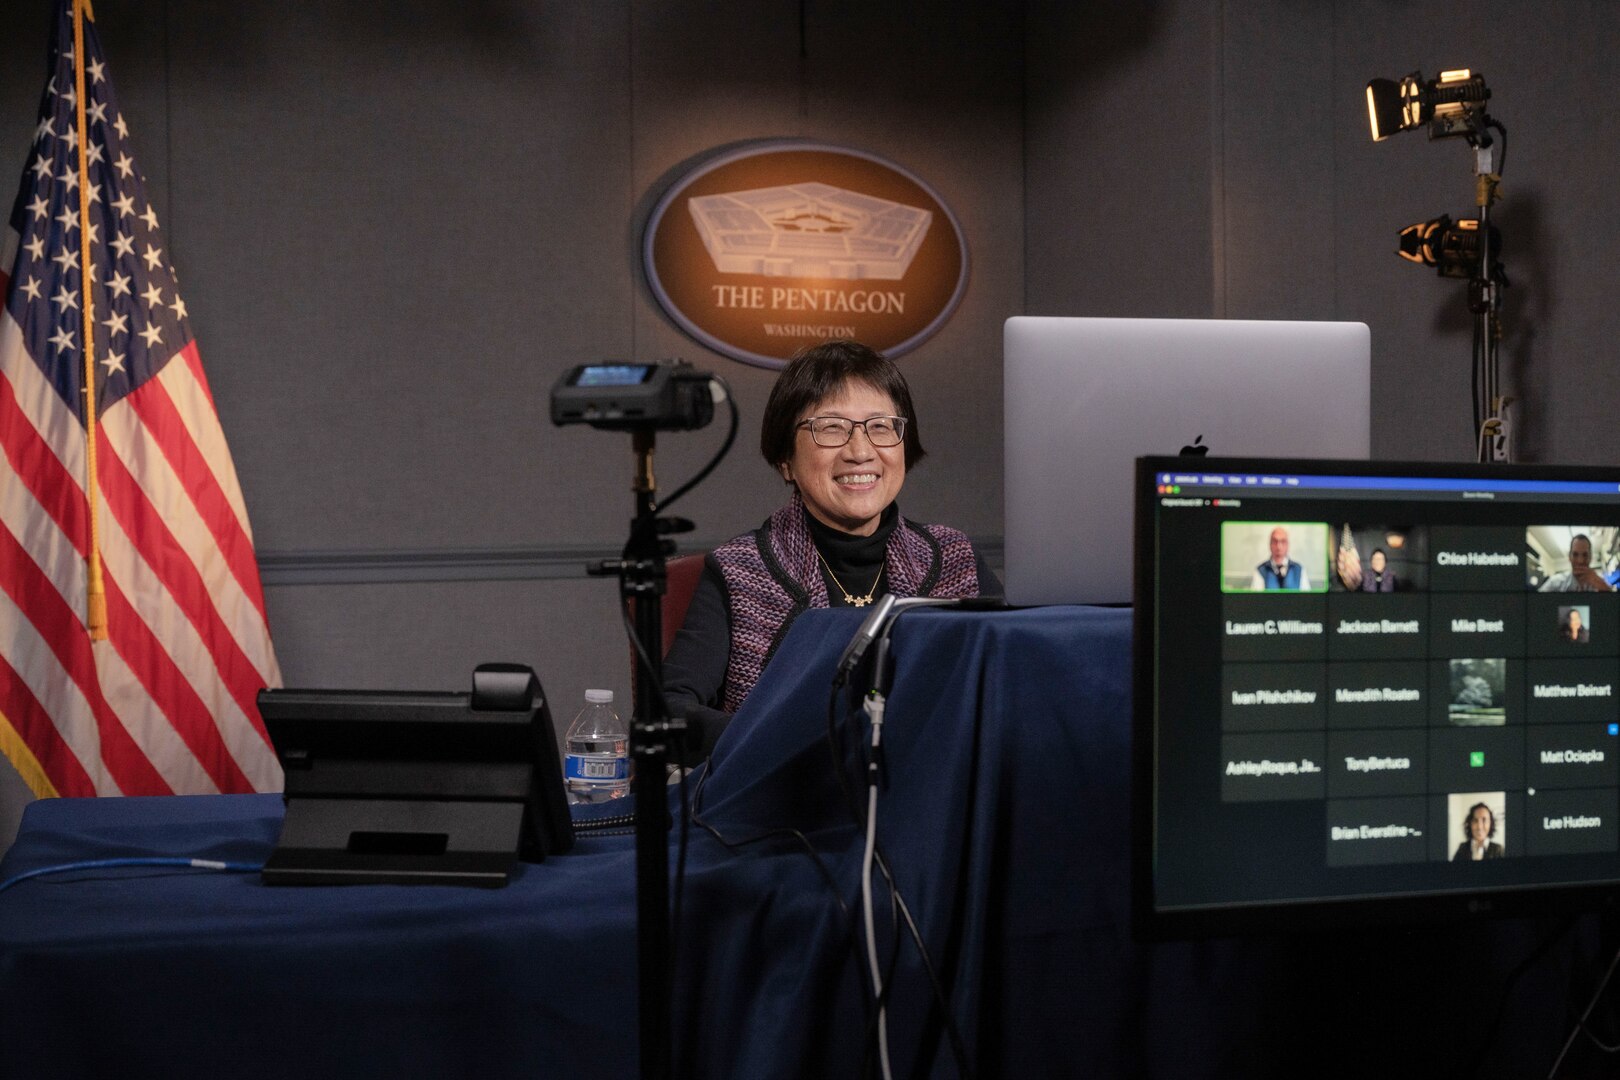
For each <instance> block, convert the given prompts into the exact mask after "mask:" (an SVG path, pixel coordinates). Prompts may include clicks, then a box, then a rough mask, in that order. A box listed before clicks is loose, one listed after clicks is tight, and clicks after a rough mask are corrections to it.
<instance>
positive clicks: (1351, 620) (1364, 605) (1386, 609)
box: [1328, 593, 1429, 660]
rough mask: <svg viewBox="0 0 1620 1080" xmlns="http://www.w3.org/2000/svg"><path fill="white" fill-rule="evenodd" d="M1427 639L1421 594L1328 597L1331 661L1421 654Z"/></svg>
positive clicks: (1426, 609) (1424, 599) (1426, 602)
mask: <svg viewBox="0 0 1620 1080" xmlns="http://www.w3.org/2000/svg"><path fill="white" fill-rule="evenodd" d="M1428 642H1429V598H1428V597H1427V596H1424V595H1422V594H1421V593H1419V594H1410V593H1409V594H1405V595H1402V594H1399V593H1333V594H1331V595H1329V597H1328V658H1329V659H1331V660H1381V659H1399V658H1402V657H1410V656H1420V655H1422V653H1423V650H1424V649H1425V648H1426V647H1427V645H1428Z"/></svg>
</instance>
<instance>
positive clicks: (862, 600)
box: [810, 544, 883, 607]
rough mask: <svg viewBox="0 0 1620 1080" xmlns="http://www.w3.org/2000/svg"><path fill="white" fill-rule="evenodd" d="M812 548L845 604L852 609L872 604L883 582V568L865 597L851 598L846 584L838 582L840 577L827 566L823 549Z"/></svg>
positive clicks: (879, 569)
mask: <svg viewBox="0 0 1620 1080" xmlns="http://www.w3.org/2000/svg"><path fill="white" fill-rule="evenodd" d="M810 546H811V547H813V548H816V558H818V559H820V560H821V565H822V566H826V567H827V576H828V577H830V578H832V579H833V584H834V585H837V586H838V591H839V592H841V593H843V594H844V603H846V604H848V605H849V606H850V607H865V606H866V605H867V604H870V603H871V602H872V594H873V593H875V592H877V587H878V582H880V581H882V580H883V567H881V566H880V567H878V572H877V577H875V578H873V579H872V587H871V588H870V589H867V590H866V595H865V596H851V595H850V592H849V590H848V589H846V588H845V587H844V583H843V582H842V581H839V580H838V575H837V574H835V573H833V568H832V567H830V566H827V556H825V555H823V554H822V553H821V549H820V548H818V547H816V545H815V544H811V545H810Z"/></svg>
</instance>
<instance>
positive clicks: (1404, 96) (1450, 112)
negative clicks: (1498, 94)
mask: <svg viewBox="0 0 1620 1080" xmlns="http://www.w3.org/2000/svg"><path fill="white" fill-rule="evenodd" d="M1490 96H1491V92H1490V89H1489V88H1487V87H1486V85H1485V76H1483V75H1475V74H1474V73H1473V72H1472V71H1470V70H1468V69H1467V68H1459V69H1457V70H1456V71H1442V72H1441V73H1440V76H1439V78H1437V79H1434V80H1432V81H1425V80H1424V78H1423V74H1422V72H1418V71H1414V72H1412V74H1410V75H1408V76H1407V77H1406V78H1404V79H1402V80H1400V81H1399V82H1396V81H1395V80H1393V79H1373V80H1372V81H1371V82H1369V83H1368V84H1367V122H1368V123H1369V124H1370V125H1371V127H1372V137H1373V142H1383V141H1384V140H1385V139H1387V138H1389V137H1390V136H1391V135H1394V134H1395V133H1397V132H1401V131H1407V130H1410V129H1411V128H1415V127H1417V126H1418V125H1419V124H1428V125H1429V138H1431V139H1443V138H1446V137H1447V136H1451V135H1467V134H1468V133H1469V132H1471V131H1474V130H1476V128H1477V124H1476V123H1475V119H1476V114H1478V113H1482V112H1484V109H1485V102H1486V101H1487V100H1489V99H1490Z"/></svg>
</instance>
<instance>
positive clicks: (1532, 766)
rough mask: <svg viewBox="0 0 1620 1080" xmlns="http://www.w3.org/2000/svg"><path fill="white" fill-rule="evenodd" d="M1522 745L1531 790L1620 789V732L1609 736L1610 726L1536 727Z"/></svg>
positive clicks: (1527, 780)
mask: <svg viewBox="0 0 1620 1080" xmlns="http://www.w3.org/2000/svg"><path fill="white" fill-rule="evenodd" d="M1524 743H1525V754H1526V761H1525V767H1524V780H1525V783H1526V784H1527V785H1529V786H1530V787H1532V788H1577V787H1616V786H1620V732H1617V733H1616V734H1610V724H1607V723H1603V724H1559V725H1555V726H1550V727H1535V728H1531V729H1530V730H1529V731H1527V732H1525V739H1524Z"/></svg>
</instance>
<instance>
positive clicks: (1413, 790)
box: [1157, 486, 1620, 892]
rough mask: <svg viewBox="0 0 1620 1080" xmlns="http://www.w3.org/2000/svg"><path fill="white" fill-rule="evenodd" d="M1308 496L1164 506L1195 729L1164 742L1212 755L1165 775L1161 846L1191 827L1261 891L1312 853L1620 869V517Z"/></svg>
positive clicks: (1170, 669)
mask: <svg viewBox="0 0 1620 1080" xmlns="http://www.w3.org/2000/svg"><path fill="white" fill-rule="evenodd" d="M1611 490H1612V489H1611ZM1289 494H1290V495H1291V497H1283V498H1279V497H1275V496H1274V495H1273V496H1271V497H1267V496H1268V495H1271V493H1265V494H1261V493H1250V492H1239V493H1236V494H1235V495H1227V496H1224V497H1223V496H1221V495H1220V493H1218V492H1217V493H1214V494H1213V495H1210V494H1206V493H1205V492H1203V491H1201V490H1198V489H1195V493H1194V494H1191V495H1189V494H1188V493H1187V492H1186V491H1184V490H1183V489H1182V488H1181V487H1180V486H1161V487H1160V490H1159V495H1160V499H1159V503H1160V506H1159V510H1158V513H1159V515H1160V530H1159V534H1160V544H1159V561H1158V565H1157V572H1158V575H1159V583H1160V598H1159V611H1158V613H1157V625H1158V634H1159V640H1160V648H1159V651H1158V653H1159V670H1158V675H1157V677H1158V679H1159V688H1160V695H1161V709H1163V708H1164V707H1166V706H1168V707H1169V708H1170V709H1171V710H1172V712H1173V713H1175V714H1176V715H1179V716H1181V717H1182V718H1183V720H1184V721H1185V722H1186V725H1185V726H1184V727H1182V728H1180V729H1178V728H1177V727H1176V721H1175V719H1174V718H1173V717H1171V716H1167V717H1166V719H1167V722H1166V723H1165V724H1164V726H1162V727H1161V729H1160V733H1159V738H1160V743H1161V746H1168V745H1173V744H1175V743H1176V741H1177V740H1178V739H1185V740H1186V745H1187V747H1188V748H1189V749H1192V748H1194V747H1196V746H1197V745H1198V741H1199V739H1200V738H1201V739H1203V740H1204V746H1205V752H1196V750H1195V752H1192V753H1188V754H1178V755H1170V756H1171V757H1174V758H1178V759H1179V760H1176V761H1170V762H1168V763H1161V767H1160V774H1159V775H1160V780H1161V789H1162V790H1161V795H1160V800H1161V810H1164V809H1168V811H1169V815H1168V817H1161V827H1160V834H1161V849H1164V848H1166V847H1168V848H1174V847H1175V846H1176V841H1175V840H1174V839H1173V838H1166V837H1165V836H1164V831H1165V830H1164V823H1166V822H1168V823H1171V824H1172V825H1173V823H1175V822H1178V821H1181V822H1185V823H1186V824H1187V826H1188V827H1189V828H1193V829H1196V830H1199V831H1201V834H1202V840H1201V846H1202V847H1203V848H1205V849H1206V850H1207V851H1208V852H1210V853H1214V854H1212V855H1206V856H1205V857H1206V858H1212V859H1216V860H1217V861H1218V860H1219V857H1220V853H1222V852H1223V851H1224V852H1226V854H1227V855H1230V856H1232V857H1233V858H1234V859H1235V858H1242V857H1247V858H1250V859H1251V860H1252V859H1254V858H1256V857H1259V858H1260V859H1261V860H1262V866H1261V867H1260V870H1259V871H1258V872H1259V873H1264V872H1265V869H1264V866H1263V859H1264V855H1265V853H1266V852H1267V851H1268V850H1284V849H1285V848H1286V847H1287V846H1288V844H1289V842H1290V841H1292V842H1293V846H1294V848H1295V849H1296V850H1294V851H1293V853H1292V855H1291V857H1294V856H1297V855H1298V854H1299V852H1298V850H1297V849H1299V848H1300V847H1302V846H1303V847H1305V848H1307V850H1311V851H1312V853H1313V854H1314V856H1315V857H1314V858H1313V859H1311V861H1312V862H1316V863H1317V864H1318V865H1319V866H1323V867H1327V868H1350V867H1369V868H1370V867H1379V866H1387V867H1391V868H1394V867H1398V866H1401V865H1411V864H1426V865H1428V866H1430V867H1438V866H1441V865H1446V864H1449V865H1452V866H1455V865H1456V864H1459V863H1473V864H1480V863H1503V862H1505V861H1506V860H1511V859H1516V858H1521V857H1524V856H1582V855H1603V854H1607V855H1612V854H1613V853H1615V852H1617V851H1620V827H1617V826H1620V711H1617V696H1620V594H1617V593H1616V591H1615V589H1616V585H1617V583H1620V528H1616V525H1615V524H1614V522H1615V521H1616V520H1620V515H1617V512H1616V509H1615V507H1614V506H1613V504H1612V503H1611V504H1610V505H1609V506H1608V507H1603V508H1600V507H1596V506H1590V505H1588V506H1582V505H1579V504H1577V505H1574V506H1569V505H1559V504H1547V503H1540V504H1538V503H1533V502H1519V503H1509V504H1508V505H1500V504H1499V505H1492V506H1488V507H1477V506H1469V505H1466V504H1464V503H1463V502H1462V500H1461V496H1460V495H1455V496H1444V497H1441V498H1438V499H1436V500H1434V501H1423V500H1414V499H1412V498H1410V497H1408V498H1407V499H1405V500H1404V501H1390V502H1380V501H1378V500H1377V499H1375V498H1369V497H1367V496H1365V495H1363V496H1362V497H1361V498H1360V499H1359V500H1328V499H1323V498H1320V497H1317V498H1312V497H1311V494H1312V493H1310V492H1297V493H1289ZM1257 496H1258V497H1257ZM1172 514H1177V515H1179V518H1178V520H1176V521H1175V522H1171V521H1169V520H1168V518H1169V515H1172ZM1605 520H1607V523H1605ZM1172 525H1173V527H1172ZM1211 646H1213V648H1211ZM1217 717H1218V725H1214V727H1215V728H1216V729H1217V730H1218V736H1216V737H1215V738H1216V740H1217V741H1218V747H1210V746H1209V745H1208V743H1209V739H1210V737H1209V735H1208V733H1209V732H1210V731H1211V727H1212V725H1210V724H1209V723H1208V721H1209V720H1211V719H1215V718H1217ZM1194 725H1196V728H1197V734H1196V735H1195V734H1194V732H1193V727H1194ZM1209 749H1214V751H1215V752H1214V753H1209V752H1207V751H1208V750H1209ZM1178 769H1179V770H1180V772H1181V776H1182V777H1183V778H1184V779H1185V780H1186V781H1187V782H1186V783H1185V784H1183V785H1179V788H1178V787H1177V785H1174V784H1173V783H1169V782H1167V781H1174V780H1175V779H1176V777H1177V770H1178ZM1199 793H1202V794H1203V795H1204V797H1205V800H1207V799H1209V797H1211V796H1212V797H1213V801H1215V802H1218V804H1219V808H1218V809H1217V808H1215V807H1212V806H1210V803H1209V801H1204V800H1201V799H1200V798H1199ZM1200 803H1201V804H1202V805H1201V806H1200V805H1199V804H1200ZM1178 807H1179V809H1178ZM1234 823H1242V828H1241V830H1238V826H1237V825H1235V824H1234ZM1234 831H1242V832H1244V833H1246V834H1247V835H1245V836H1241V837H1235V836H1233V835H1232V834H1233V833H1234ZM1260 837H1267V838H1269V840H1264V839H1259V838H1260ZM1270 841H1275V842H1276V844H1278V845H1281V846H1273V845H1271V843H1270ZM1181 857H1182V858H1184V859H1189V860H1192V857H1191V856H1187V855H1185V853H1183V855H1182V856H1181ZM1193 861H1196V860H1193ZM1223 872H1225V871H1223ZM1447 872H1448V873H1449V872H1451V871H1447ZM1456 872H1461V871H1456ZM1432 874H1433V872H1432V871H1431V876H1430V877H1428V878H1425V879H1423V880H1424V883H1425V884H1428V885H1433V884H1436V883H1438V882H1440V881H1441V880H1442V879H1438V878H1435V877H1433V876H1432ZM1389 880H1391V881H1392V882H1393V881H1399V880H1401V879H1398V878H1391V879H1389ZM1320 884H1321V883H1320V882H1317V883H1316V885H1320ZM1257 887H1258V886H1257ZM1301 888H1302V890H1303V891H1307V892H1309V891H1314V888H1315V887H1314V886H1312V887H1307V886H1304V885H1301ZM1262 891H1263V890H1262Z"/></svg>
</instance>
